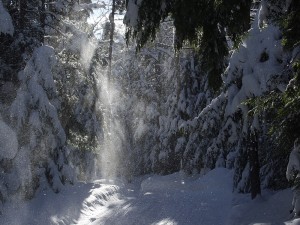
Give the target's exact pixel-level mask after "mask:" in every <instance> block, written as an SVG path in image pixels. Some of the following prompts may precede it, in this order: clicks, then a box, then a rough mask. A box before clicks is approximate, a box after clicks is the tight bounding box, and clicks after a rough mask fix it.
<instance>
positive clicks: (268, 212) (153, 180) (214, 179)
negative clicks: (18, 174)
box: [0, 168, 300, 225]
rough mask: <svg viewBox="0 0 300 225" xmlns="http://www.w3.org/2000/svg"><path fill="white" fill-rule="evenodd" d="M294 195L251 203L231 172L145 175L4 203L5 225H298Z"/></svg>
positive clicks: (286, 192) (272, 195)
mask: <svg viewBox="0 0 300 225" xmlns="http://www.w3.org/2000/svg"><path fill="white" fill-rule="evenodd" d="M291 201H292V192H291V190H283V191H279V192H271V191H264V192H263V195H262V197H259V198H257V199H255V200H254V201H252V200H251V199H250V196H249V195H248V194H233V193H232V172H231V171H229V170H227V169H221V168H218V169H215V170H212V171H210V172H209V173H207V174H206V175H205V176H202V177H199V176H198V177H186V176H185V175H183V174H181V173H174V174H171V175H168V176H158V175H153V176H146V177H145V176H144V177H139V178H136V179H135V180H134V181H133V182H131V183H130V184H124V182H122V181H118V180H117V181H112V180H98V181H95V182H93V183H78V184H76V185H74V186H67V187H65V189H64V190H62V191H61V192H60V193H59V194H54V193H53V192H51V191H49V190H48V191H41V192H40V193H38V194H37V196H36V197H35V198H34V199H32V200H31V201H27V202H22V203H19V204H16V203H7V204H5V206H4V208H3V210H2V215H0V224H3V225H50V224H51V225H54V224H55V225H65V224H68V225H69V224H80V225H87V224H90V225H226V224H227V225H297V224H300V220H299V219H294V220H289V209H291Z"/></svg>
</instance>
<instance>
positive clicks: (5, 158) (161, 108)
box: [0, 0, 300, 203]
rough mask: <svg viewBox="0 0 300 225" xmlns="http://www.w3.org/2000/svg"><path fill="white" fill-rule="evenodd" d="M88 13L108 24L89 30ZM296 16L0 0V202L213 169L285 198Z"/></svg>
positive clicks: (286, 4) (209, 5) (278, 11)
mask: <svg viewBox="0 0 300 225" xmlns="http://www.w3.org/2000/svg"><path fill="white" fill-rule="evenodd" d="M95 9H103V10H106V11H107V13H106V14H105V15H104V16H103V15H102V18H101V20H100V19H99V20H98V21H97V20H96V21H95V22H93V23H91V22H89V23H88V19H89V17H90V15H91V13H92V11H93V10H95ZM299 10H300V3H299V1H297V0H287V1H281V0H262V1H252V0H243V1H240V0H230V1H221V0H218V1H217V0H216V1H211V0H201V1H199V0H195V1H189V2H188V3H187V2H184V1H180V0H170V1H168V0H155V1H154V0H153V1H146V0H145V1H141V0H138V1H134V0H128V1H121V0H119V1H117V0H114V1H112V2H92V1H90V0H78V1H68V0H51V1H49V0H0V43H1V44H0V170H1V173H0V181H1V182H0V202H1V203H4V202H5V201H7V200H9V199H12V198H26V199H30V198H32V197H33V196H34V194H35V192H36V190H38V189H39V188H42V189H43V188H52V189H53V191H54V192H59V191H60V189H61V187H62V185H65V184H73V183H74V182H76V181H77V180H83V181H88V180H92V179H95V178H97V177H123V178H126V179H127V181H129V182H130V180H131V179H132V178H133V177H135V176H138V175H141V174H148V173H157V174H170V173H173V172H176V171H184V172H185V173H186V174H190V175H192V174H195V173H200V174H204V173H206V172H207V171H209V170H211V169H213V168H215V167H226V168H229V169H232V170H233V171H234V182H233V183H234V187H233V190H234V191H236V192H244V193H248V192H251V193H252V197H253V198H255V196H256V195H257V194H259V193H260V189H261V188H271V189H283V188H286V187H288V186H289V185H290V184H289V182H288V181H287V180H286V167H287V164H288V160H289V154H290V152H291V150H292V148H293V145H294V141H295V140H296V138H297V137H299V133H300V123H299V118H300V117H299V116H300V115H299V107H300V105H299V104H300V102H299V96H300V89H299V72H300V62H299V51H300V49H299V41H300V33H299V32H300V13H299ZM125 12H126V14H125V17H124V23H125V24H126V37H125V36H124V35H123V33H122V32H123V30H122V26H121V25H120V23H119V22H118V21H117V20H118V19H117V17H118V15H123V14H124V13H125ZM109 13H110V16H108V15H109ZM97 29H98V30H97ZM98 31H99V33H97V32H98Z"/></svg>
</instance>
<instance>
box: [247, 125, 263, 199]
mask: <svg viewBox="0 0 300 225" xmlns="http://www.w3.org/2000/svg"><path fill="white" fill-rule="evenodd" d="M257 136H258V135H257V130H256V129H254V130H252V131H250V132H249V134H248V143H247V147H248V156H249V165H250V188H251V198H252V199H254V198H255V197H256V196H257V195H260V194H261V189H260V176H259V170H260V166H259V159H258V137H257Z"/></svg>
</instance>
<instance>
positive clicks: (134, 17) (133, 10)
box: [124, 0, 142, 28]
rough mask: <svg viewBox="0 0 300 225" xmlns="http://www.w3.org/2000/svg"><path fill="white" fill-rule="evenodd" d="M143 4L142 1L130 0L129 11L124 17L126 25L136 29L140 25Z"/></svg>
mask: <svg viewBox="0 0 300 225" xmlns="http://www.w3.org/2000/svg"><path fill="white" fill-rule="evenodd" d="M141 4H142V0H138V1H135V0H129V1H128V5H127V11H126V14H125V17H124V24H126V25H127V26H130V27H133V28H135V27H136V26H137V23H138V10H139V6H140V5H141Z"/></svg>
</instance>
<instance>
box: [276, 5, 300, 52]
mask: <svg viewBox="0 0 300 225" xmlns="http://www.w3.org/2000/svg"><path fill="white" fill-rule="evenodd" d="M281 25H282V30H283V44H284V46H285V47H286V48H287V49H293V48H295V47H297V46H299V44H300V2H299V1H297V0H293V1H292V3H291V6H290V7H289V10H288V13H287V14H286V15H284V16H283V18H282V20H281Z"/></svg>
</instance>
